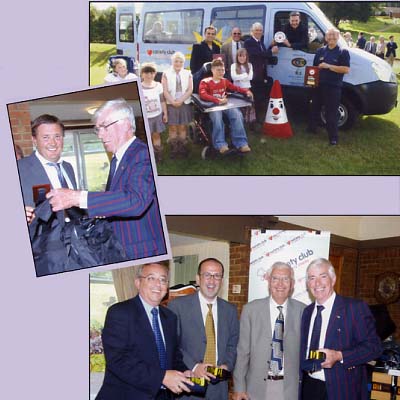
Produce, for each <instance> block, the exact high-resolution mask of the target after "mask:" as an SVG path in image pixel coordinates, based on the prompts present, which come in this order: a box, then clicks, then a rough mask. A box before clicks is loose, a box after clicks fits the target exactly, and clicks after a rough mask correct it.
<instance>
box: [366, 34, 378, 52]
mask: <svg viewBox="0 0 400 400" xmlns="http://www.w3.org/2000/svg"><path fill="white" fill-rule="evenodd" d="M364 50H365V51H367V52H368V53H371V54H374V55H375V54H376V42H375V36H371V37H370V38H369V40H368V42H367V43H365V47H364Z"/></svg>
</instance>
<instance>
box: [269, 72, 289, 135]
mask: <svg viewBox="0 0 400 400" xmlns="http://www.w3.org/2000/svg"><path fill="white" fill-rule="evenodd" d="M264 134H265V135H268V136H272V137H277V138H288V137H291V136H293V132H292V127H291V126H290V124H289V121H288V119H287V115H286V108H285V103H284V102H283V98H282V88H281V84H280V83H279V81H278V80H276V81H274V84H273V85H272V89H271V94H270V97H269V102H268V109H267V115H266V116H265V122H264Z"/></svg>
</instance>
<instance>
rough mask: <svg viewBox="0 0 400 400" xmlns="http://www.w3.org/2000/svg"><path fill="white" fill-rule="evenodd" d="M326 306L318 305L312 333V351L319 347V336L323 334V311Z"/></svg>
mask: <svg viewBox="0 0 400 400" xmlns="http://www.w3.org/2000/svg"><path fill="white" fill-rule="evenodd" d="M324 308H325V307H324V306H317V315H316V316H315V320H314V326H313V330H312V334H311V341H310V351H311V350H318V349H319V337H320V335H321V325H322V316H321V312H322V310H323V309H324Z"/></svg>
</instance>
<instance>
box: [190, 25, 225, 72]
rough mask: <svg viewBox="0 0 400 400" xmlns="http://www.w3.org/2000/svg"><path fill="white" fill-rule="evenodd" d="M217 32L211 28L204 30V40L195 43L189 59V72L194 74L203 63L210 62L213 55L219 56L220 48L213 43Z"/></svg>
mask: <svg viewBox="0 0 400 400" xmlns="http://www.w3.org/2000/svg"><path fill="white" fill-rule="evenodd" d="M216 35H217V30H216V29H215V28H214V27H213V26H207V28H205V29H204V40H203V41H202V42H201V43H195V44H194V45H193V49H192V55H191V57H190V71H191V72H192V75H193V74H195V73H196V72H197V71H198V70H199V69H200V68H201V67H202V66H203V64H204V63H206V62H209V61H212V60H213V56H214V54H220V48H219V46H218V45H217V44H215V43H214V40H215V36H216Z"/></svg>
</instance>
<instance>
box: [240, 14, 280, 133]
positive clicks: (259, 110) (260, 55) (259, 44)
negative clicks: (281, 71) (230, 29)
mask: <svg viewBox="0 0 400 400" xmlns="http://www.w3.org/2000/svg"><path fill="white" fill-rule="evenodd" d="M250 33H251V37H250V38H249V39H247V40H246V41H245V42H244V47H245V49H246V50H247V52H248V53H249V61H250V63H251V64H252V65H253V79H252V81H251V91H252V92H253V95H254V108H255V112H256V120H257V122H258V123H259V124H260V126H261V125H262V124H263V123H264V119H265V114H266V112H267V103H268V97H269V88H268V85H267V64H268V59H269V58H271V57H272V55H273V54H276V53H278V51H279V49H278V47H277V46H273V47H271V48H268V49H267V48H266V47H265V45H264V36H263V34H264V28H263V26H262V24H260V23H259V22H255V23H254V24H253V25H252V26H251V29H250Z"/></svg>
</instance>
